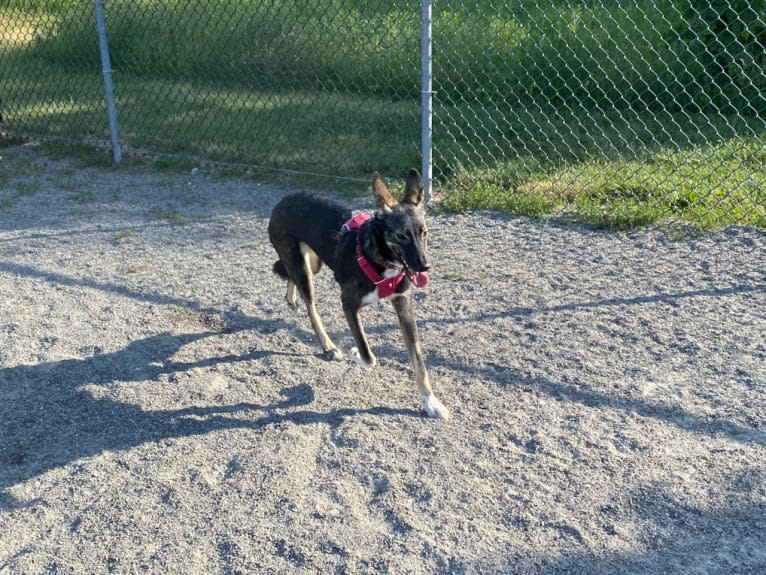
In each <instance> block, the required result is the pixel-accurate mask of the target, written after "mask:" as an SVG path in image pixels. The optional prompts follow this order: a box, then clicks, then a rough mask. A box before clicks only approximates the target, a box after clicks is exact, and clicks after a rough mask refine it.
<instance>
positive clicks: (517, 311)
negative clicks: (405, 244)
mask: <svg viewBox="0 0 766 575" xmlns="http://www.w3.org/2000/svg"><path fill="white" fill-rule="evenodd" d="M749 293H766V283H763V284H755V285H749V284H745V285H738V286H732V287H727V288H708V289H700V290H689V291H682V292H676V293H658V294H653V295H646V296H636V297H629V298H609V299H603V300H598V301H586V302H577V303H567V304H561V305H554V306H550V307H514V308H510V309H508V310H503V311H497V312H490V313H480V314H476V315H474V316H472V317H468V318H466V317H459V318H456V317H448V318H443V319H429V320H428V321H429V323H439V324H453V323H466V322H473V323H477V322H484V321H492V320H494V319H504V318H512V319H513V318H516V319H518V318H523V317H528V316H531V315H537V314H545V313H559V312H565V311H579V310H586V309H598V308H604V307H617V306H631V305H642V304H655V303H665V304H670V305H678V303H679V302H680V301H682V300H685V299H691V298H697V297H728V296H737V295H745V294H749Z"/></svg>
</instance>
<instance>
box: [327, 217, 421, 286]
mask: <svg viewBox="0 0 766 575" xmlns="http://www.w3.org/2000/svg"><path fill="white" fill-rule="evenodd" d="M369 219H371V218H370V216H369V215H367V214H365V213H364V212H359V213H357V214H355V215H354V217H352V218H351V219H350V220H348V221H347V222H346V223H344V224H343V226H341V228H340V231H339V232H338V236H337V237H338V241H340V240H341V239H342V238H343V237H344V236H345V235H346V234H348V233H352V232H353V233H356V234H357V240H356V263H357V264H358V265H359V267H360V268H361V269H362V271H363V272H364V275H365V276H367V279H368V280H370V281H371V282H372V283H373V284H375V288H376V289H377V291H378V298H379V299H385V298H387V297H388V296H390V295H391V294H393V293H394V292H395V291H396V290H397V288H398V287H399V284H401V283H402V280H403V279H404V272H401V273H398V274H397V275H395V276H392V277H388V278H387V277H385V276H382V275H381V274H379V273H378V272H377V271H376V270H375V267H374V266H373V265H372V263H370V260H368V259H367V258H366V257H365V256H364V253H362V244H361V243H359V228H361V227H362V224H364V223H365V222H366V221H367V220H369ZM410 280H411V281H412V283H413V284H414V285H415V286H416V287H420V288H422V287H425V286H427V285H428V274H427V273H426V272H411V273H410Z"/></svg>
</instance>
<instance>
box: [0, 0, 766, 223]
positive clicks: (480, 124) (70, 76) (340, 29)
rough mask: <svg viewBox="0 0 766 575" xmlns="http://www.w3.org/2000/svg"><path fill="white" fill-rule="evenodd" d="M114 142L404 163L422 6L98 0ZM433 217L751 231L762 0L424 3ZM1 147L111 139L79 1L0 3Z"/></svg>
mask: <svg viewBox="0 0 766 575" xmlns="http://www.w3.org/2000/svg"><path fill="white" fill-rule="evenodd" d="M105 9H106V16H107V30H108V36H109V45H110V51H111V58H112V66H113V70H114V84H115V91H116V95H117V108H118V115H119V123H120V131H121V133H120V135H121V139H122V141H123V143H124V144H125V145H126V146H127V147H128V148H129V149H130V148H132V149H139V150H140V149H145V150H149V151H152V152H168V153H174V154H181V155H190V156H199V157H204V158H210V159H214V160H222V161H228V162H237V163H242V164H248V165H255V166H262V167H268V168H275V169H280V170H298V171H303V172H313V173H323V174H330V175H335V176H342V177H350V178H363V179H367V177H368V176H369V173H371V172H372V171H374V170H379V171H382V172H383V173H386V174H389V175H397V174H401V173H402V172H403V171H404V170H406V168H407V167H409V166H417V165H420V118H419V116H420V85H419V84H420V71H419V67H420V34H421V28H420V2H419V1H413V0H407V1H397V2H391V1H385V2H384V1H382V0H379V1H362V2H359V1H357V0H317V1H315V2H311V3H307V2H298V1H297V0H292V1H291V0H277V1H274V2H258V1H256V0H226V1H224V0H208V1H205V2H183V1H181V0H105ZM433 17H434V24H433V27H434V29H433V37H434V47H433V55H434V63H433V65H434V79H433V82H434V90H435V101H434V114H435V116H434V169H435V176H436V177H437V181H438V183H439V185H440V186H441V187H442V188H443V189H444V190H446V191H448V192H450V193H449V194H448V196H449V197H450V198H451V202H452V203H451V205H453V206H455V207H461V206H463V205H466V206H476V207H489V208H501V209H509V210H511V211H515V212H518V213H528V214H542V213H563V214H566V213H579V214H581V215H583V214H584V215H586V216H587V218H586V219H589V221H597V222H601V223H611V224H615V223H620V222H627V223H630V224H632V223H641V222H642V221H643V220H644V219H645V220H647V221H654V220H656V219H662V218H671V219H673V218H674V219H678V220H682V221H693V222H698V223H700V222H701V223H702V225H706V226H709V225H721V224H726V223H729V222H739V223H746V224H754V225H761V226H766V192H765V191H764V190H766V172H765V171H764V168H763V166H764V161H765V160H766V146H765V144H766V142H765V141H764V134H765V133H766V56H764V54H766V0H750V1H744V0H737V1H734V2H720V1H712V2H710V1H708V2H701V1H698V0H684V1H681V2H678V1H676V2H669V1H660V2H655V1H651V2H650V1H642V0H638V1H636V2H621V1H618V0H594V1H592V2H590V1H588V2H585V1H577V2H573V1H559V0H538V1H537V2H534V3H533V2H522V1H521V0H504V1H501V0H460V1H458V0H436V1H435V2H434V9H433ZM0 99H1V100H2V103H1V104H0V106H1V107H0V113H2V115H3V130H4V131H5V132H6V133H11V134H26V135H34V134H39V135H43V136H59V137H64V138H67V139H71V140H77V141H99V142H105V141H108V131H107V126H108V125H107V121H106V112H105V104H104V100H103V85H102V79H101V71H100V60H99V51H98V39H97V34H96V24H95V18H94V10H93V4H92V2H91V1H90V0H6V2H5V3H4V4H3V5H2V6H0Z"/></svg>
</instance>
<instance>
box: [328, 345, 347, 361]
mask: <svg viewBox="0 0 766 575" xmlns="http://www.w3.org/2000/svg"><path fill="white" fill-rule="evenodd" d="M324 356H325V357H326V358H327V359H329V360H331V361H341V360H342V359H343V352H342V351H341V350H339V349H338V348H332V349H328V350H325V352H324Z"/></svg>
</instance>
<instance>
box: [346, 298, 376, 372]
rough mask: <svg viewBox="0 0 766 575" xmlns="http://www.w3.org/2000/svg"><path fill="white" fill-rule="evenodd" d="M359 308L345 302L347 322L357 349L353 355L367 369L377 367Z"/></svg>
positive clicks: (352, 351) (353, 350)
mask: <svg viewBox="0 0 766 575" xmlns="http://www.w3.org/2000/svg"><path fill="white" fill-rule="evenodd" d="M359 309H360V308H359V306H358V305H354V304H353V303H347V302H345V301H344V302H343V313H344V314H345V315H346V321H347V322H348V327H349V329H350V330H351V335H353V336H354V341H355V342H356V347H355V348H354V349H352V350H351V355H352V356H354V359H356V360H357V362H359V363H360V364H361V365H363V366H365V367H375V363H376V361H377V360H376V359H375V354H374V353H372V350H371V349H370V344H369V343H367V336H366V335H365V333H364V328H363V327H362V320H361V317H360V316H359Z"/></svg>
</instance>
